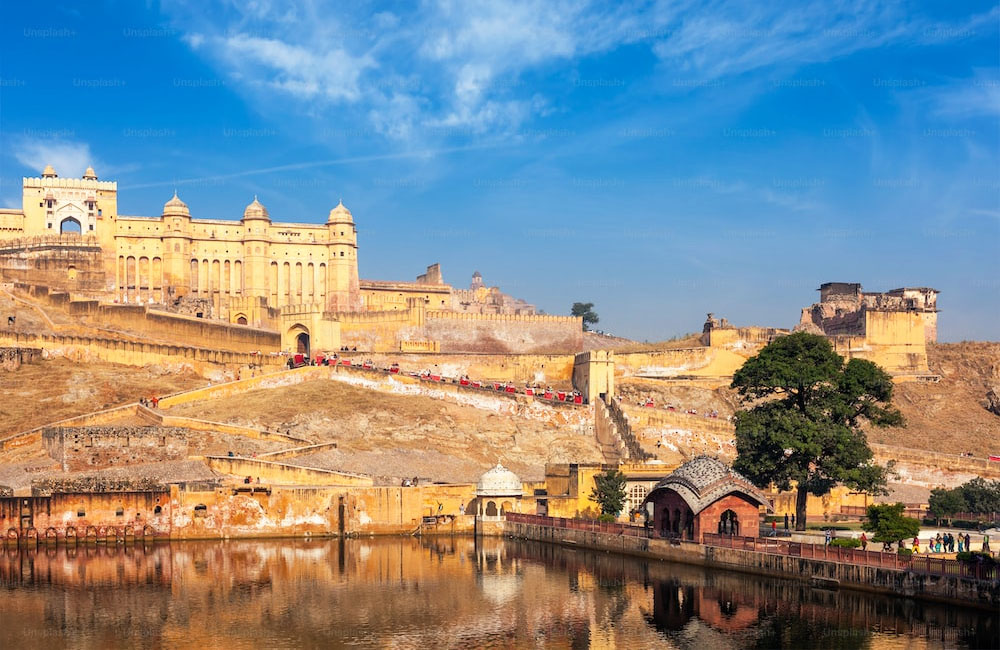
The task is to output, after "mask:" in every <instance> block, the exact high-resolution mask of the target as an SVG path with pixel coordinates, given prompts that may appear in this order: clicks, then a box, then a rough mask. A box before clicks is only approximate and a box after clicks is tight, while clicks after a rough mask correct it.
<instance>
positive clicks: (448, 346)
mask: <svg viewBox="0 0 1000 650" xmlns="http://www.w3.org/2000/svg"><path fill="white" fill-rule="evenodd" d="M423 331H424V338H428V339H431V340H435V341H440V342H441V350H442V352H484V353H511V352H530V353H550V354H552V353H576V352H579V351H580V350H581V349H582V348H583V321H582V319H580V318H576V317H567V316H537V315H526V314H469V313H457V312H449V311H428V312H427V321H426V324H425V325H424V327H423Z"/></svg>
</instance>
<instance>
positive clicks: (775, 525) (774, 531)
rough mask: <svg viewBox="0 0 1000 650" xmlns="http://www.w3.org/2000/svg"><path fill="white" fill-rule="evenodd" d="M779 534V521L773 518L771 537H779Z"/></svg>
mask: <svg viewBox="0 0 1000 650" xmlns="http://www.w3.org/2000/svg"><path fill="white" fill-rule="evenodd" d="M777 536H778V522H777V521H775V520H773V519H772V520H771V537H777Z"/></svg>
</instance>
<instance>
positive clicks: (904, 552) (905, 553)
mask: <svg viewBox="0 0 1000 650" xmlns="http://www.w3.org/2000/svg"><path fill="white" fill-rule="evenodd" d="M896 553H897V554H899V557H912V556H913V549H912V548H900V549H899V550H898V551H896Z"/></svg>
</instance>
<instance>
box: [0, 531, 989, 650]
mask: <svg viewBox="0 0 1000 650" xmlns="http://www.w3.org/2000/svg"><path fill="white" fill-rule="evenodd" d="M0 588H2V590H3V591H2V595H0V599H2V600H0V648H56V647H66V646H69V647H83V648H109V647H119V646H131V647H191V648H202V649H208V648H225V649H226V650H234V649H239V648H269V649H271V648H289V647H392V648H418V647H419V648H438V647H452V648H467V647H501V648H507V647H511V648H522V647H559V648H652V647H664V648H694V649H697V650H715V649H720V650H721V649H727V650H728V649H729V648H778V647H784V648H992V647H998V646H1000V636H998V635H1000V617H998V615H996V614H994V613H990V612H984V611H979V610H973V609H970V608H967V607H963V606H955V607H947V606H942V605H929V604H924V603H919V602H915V601H911V600H905V599H893V598H883V597H878V596H869V595H864V594H857V593H852V592H848V591H840V592H834V591H825V590H818V589H812V588H810V587H808V586H804V585H801V584H798V583H792V582H785V581H781V580H774V579H768V578H759V577H754V576H746V575H741V574H736V573H728V572H721V571H707V570H702V569H699V568H694V567H688V566H683V565H674V564H667V563H663V562H646V561H642V560H637V559H633V558H625V557H619V556H613V555H608V554H603V553H590V552H586V551H578V550H572V549H565V548H560V547H553V546H548V545H543V544H537V543H526V542H512V541H501V540H487V541H486V542H482V541H481V542H479V543H478V544H477V543H476V542H475V541H474V540H472V539H469V538H441V539H431V540H427V539H425V540H417V539H402V540H401V539H377V540H348V541H346V542H338V541H325V540H324V541H312V542H305V541H301V542H300V541H273V542H272V541H238V542H185V543H177V544H170V545H156V546H150V547H143V546H141V545H140V546H136V547H126V548H122V547H111V548H104V547H97V548H78V549H73V548H70V549H65V548H54V549H45V548H42V549H39V550H37V551H23V550H22V551H17V550H10V549H8V550H0Z"/></svg>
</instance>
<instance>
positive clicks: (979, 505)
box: [927, 477, 1000, 519]
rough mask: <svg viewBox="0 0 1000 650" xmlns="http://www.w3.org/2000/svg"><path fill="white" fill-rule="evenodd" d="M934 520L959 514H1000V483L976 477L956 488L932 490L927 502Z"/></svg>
mask: <svg viewBox="0 0 1000 650" xmlns="http://www.w3.org/2000/svg"><path fill="white" fill-rule="evenodd" d="M927 505H928V509H929V510H930V513H931V515H932V516H933V517H935V518H936V519H941V518H951V517H952V516H954V515H955V514H957V513H959V512H968V513H972V514H975V515H985V514H989V513H993V512H1000V481H987V480H986V479H984V478H982V477H976V478H974V479H972V480H971V481H969V482H967V483H965V484H963V485H960V486H958V487H956V488H952V489H950V490H949V489H947V488H934V489H933V490H931V496H930V498H929V499H928V500H927Z"/></svg>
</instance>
